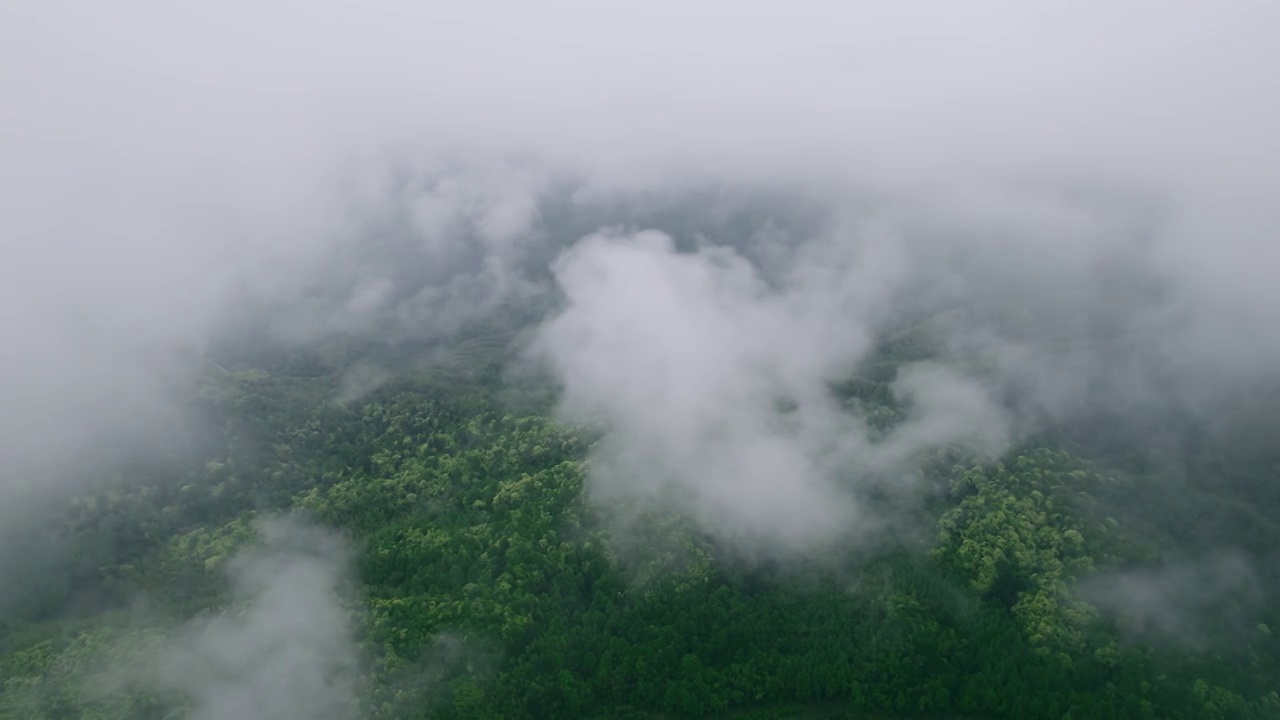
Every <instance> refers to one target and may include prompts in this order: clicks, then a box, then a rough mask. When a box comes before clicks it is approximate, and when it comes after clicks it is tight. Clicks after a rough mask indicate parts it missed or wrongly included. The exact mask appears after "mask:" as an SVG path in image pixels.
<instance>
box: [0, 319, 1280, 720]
mask: <svg viewBox="0 0 1280 720" xmlns="http://www.w3.org/2000/svg"><path fill="white" fill-rule="evenodd" d="M506 347H507V344H506V341H504V340H491V341H484V340H483V339H481V340H473V341H471V342H470V343H463V344H462V345H460V346H458V349H457V351H456V352H455V353H453V354H452V355H449V356H448V357H452V358H454V362H452V364H448V363H446V364H439V363H437V364H433V365H429V366H426V367H421V368H419V369H417V370H415V371H413V372H406V373H404V374H402V375H401V376H400V377H399V378H397V379H395V380H394V381H392V382H389V383H388V384H386V385H384V386H382V387H380V388H378V389H376V390H374V391H373V392H371V393H370V394H367V395H364V396H362V397H359V398H357V399H354V400H351V401H347V402H334V401H333V400H332V398H333V395H334V389H335V380H334V375H333V374H332V373H326V372H325V371H324V362H322V361H317V360H316V359H315V357H311V356H308V357H302V356H297V355H281V356H269V355H263V356H261V357H260V358H259V366H257V367H255V366H252V365H250V364H249V363H248V361H244V360H242V361H240V364H239V365H237V364H233V363H230V362H228V365H231V367H229V368H228V367H226V366H224V365H221V364H217V365H216V366H210V367H208V368H206V370H205V372H204V373H203V375H202V380H201V387H200V388H199V391H198V392H196V393H193V394H192V396H191V397H190V402H191V408H189V409H190V410H191V411H192V415H191V416H192V417H199V418H201V422H200V423H199V424H198V425H196V426H193V427H192V428H191V429H190V431H189V434H190V437H191V438H192V440H191V442H189V443H186V444H185V445H183V446H180V447H175V448H174V449H173V450H172V452H171V453H170V454H169V455H168V456H167V457H166V456H154V455H152V456H147V457H142V458H128V459H126V460H122V461H121V462H119V463H116V464H115V466H113V467H110V468H105V469H104V472H103V473H101V475H99V476H97V477H96V479H95V483H94V484H93V485H92V486H90V487H87V488H86V487H80V488H78V489H76V490H75V491H74V492H72V491H68V492H66V493H63V494H62V495H59V496H58V497H56V498H52V499H49V498H45V499H44V500H43V502H44V503H45V505H46V507H52V508H56V510H57V512H56V513H55V512H51V513H47V514H40V515H34V516H33V517H32V519H31V520H30V521H29V522H28V523H27V524H25V525H18V526H14V525H10V526H7V527H5V528H4V531H5V532H6V533H7V534H8V536H7V537H6V538H5V542H6V544H8V546H9V547H10V548H15V549H19V552H22V550H21V549H20V548H28V549H29V550H30V562H31V564H32V568H31V572H30V573H29V577H30V578H31V580H30V581H28V582H27V583H26V584H25V585H24V586H23V587H21V588H17V589H16V591H14V592H9V593H6V601H7V602H8V606H7V607H6V608H5V613H4V616H3V618H2V619H0V677H3V692H0V717H6V718H15V719H17V718H24V719H25V718H32V719H37V718H73V717H84V718H167V717H182V716H184V713H185V712H186V710H184V708H189V707H190V706H191V702H192V697H191V696H190V694H189V693H188V694H185V695H184V693H182V692H157V691H155V690H154V688H153V687H147V686H146V685H145V684H139V683H138V682H136V678H135V679H130V678H132V677H133V676H132V675H130V674H129V673H125V679H116V680H114V681H104V680H103V678H104V677H111V676H112V672H113V671H114V672H115V673H116V674H119V672H120V669H121V668H129V667H135V666H138V664H139V663H145V658H146V656H147V655H148V653H150V652H151V650H150V648H152V647H155V645H154V643H163V642H164V639H165V638H166V637H168V636H170V635H172V634H174V633H179V632H181V628H182V623H183V622H184V621H188V619H189V618H192V617H197V618H205V619H206V620H208V619H210V618H218V617H225V618H236V617H240V615H238V613H239V614H244V613H246V612H250V613H251V611H249V610H246V605H247V603H248V599H247V598H246V597H243V596H239V595H235V594H234V593H233V592H232V591H231V589H230V588H229V584H228V580H227V567H228V564H229V563H234V562H235V560H234V558H235V557H236V555H237V553H238V552H240V551H241V550H242V549H243V548H245V547H246V546H248V545H250V544H251V543H252V542H253V541H254V538H255V535H256V534H257V533H258V524H259V521H260V520H263V519H265V518H270V517H274V516H278V515H280V514H282V513H284V514H292V515H293V516H295V517H298V518H303V519H305V522H306V523H308V524H310V525H318V526H321V527H327V528H334V529H337V530H338V531H340V532H341V533H343V535H344V537H345V538H347V540H348V541H349V542H350V543H351V547H353V548H355V549H354V551H353V553H354V554H353V556H352V557H351V558H350V561H351V572H350V573H349V574H347V575H343V576H342V581H341V582H342V583H343V585H342V588H341V589H340V594H341V596H342V597H343V598H345V600H344V605H343V612H344V613H346V614H347V615H348V616H349V618H350V621H351V622H352V623H353V627H354V628H355V634H356V636H357V637H358V639H359V643H360V648H361V653H360V658H359V665H358V667H356V668H353V669H352V670H351V675H352V677H354V678H355V680H353V682H354V688H353V691H352V693H351V697H350V699H349V700H350V703H351V705H350V707H349V708H348V710H349V711H350V715H351V716H353V717H367V718H402V717H440V718H518V717H539V718H571V717H599V718H625V717H636V718H642V717H643V718H659V717H663V718H668V717H669V718H675V717H718V716H728V717H867V718H917V717H920V718H924V717H937V718H942V717H975V718H977V717H984V718H986V717H989V718H1041V717H1043V718H1076V719H1080V718H1262V717H1280V696H1278V695H1277V692H1276V686H1275V680H1276V678H1277V677H1280V673H1278V672H1277V671H1278V670H1280V662H1278V660H1280V640H1278V639H1277V638H1275V637H1274V636H1273V634H1272V631H1271V629H1270V628H1271V627H1276V626H1277V623H1280V617H1277V612H1278V610H1277V608H1278V606H1277V604H1276V603H1275V602H1274V598H1275V597H1276V595H1275V591H1276V578H1275V576H1274V574H1273V575H1271V576H1267V575H1266V574H1265V573H1264V572H1261V571H1259V572H1258V573H1257V574H1256V576H1254V577H1253V579H1252V581H1251V583H1250V584H1248V585H1247V587H1246V586H1237V585H1231V584H1230V582H1229V580H1230V578H1229V577H1225V576H1221V575H1213V574H1212V573H1210V574H1209V575H1206V576H1204V578H1207V580H1204V578H1202V581H1205V582H1219V581H1220V582H1222V583H1223V586H1222V587H1219V588H1209V590H1213V592H1204V593H1203V599H1202V602H1200V603H1199V604H1194V605H1191V606H1189V607H1188V608H1183V612H1184V614H1182V615H1176V614H1175V615H1170V616H1169V617H1170V618H1172V619H1171V620H1170V622H1172V623H1175V624H1176V623H1182V622H1185V623H1192V624H1194V626H1195V630H1194V632H1193V631H1192V630H1191V629H1189V628H1188V629H1179V627H1176V626H1161V625H1160V624H1159V623H1158V622H1155V623H1154V625H1153V622H1154V621H1150V620H1148V622H1147V624H1146V625H1143V624H1142V623H1136V624H1135V622H1133V618H1132V617H1128V616H1126V615H1125V613H1124V611H1117V610H1116V609H1115V608H1113V607H1110V606H1108V604H1107V602H1106V600H1105V598H1106V597H1108V595H1107V594H1106V593H1105V592H1103V593H1102V594H1100V595H1099V594H1097V593H1095V594H1094V595H1089V594H1088V593H1082V592H1081V591H1080V588H1081V587H1089V585H1088V583H1089V582H1090V581H1091V580H1093V581H1094V582H1095V585H1097V584H1098V583H1101V585H1100V587H1102V588H1103V589H1105V588H1106V587H1108V586H1109V584H1110V585H1115V584H1116V583H1121V582H1123V579H1122V578H1123V577H1124V576H1123V575H1120V574H1118V573H1121V572H1122V571H1123V572H1129V571H1134V569H1135V568H1145V569H1147V570H1149V571H1150V570H1151V569H1152V568H1154V569H1156V570H1158V569H1159V568H1161V567H1166V566H1167V567H1173V566H1174V565H1176V561H1177V559H1178V558H1182V557H1197V556H1198V555H1199V554H1202V553H1205V552H1212V551H1215V550H1217V549H1219V548H1221V547H1224V546H1227V545H1226V544H1227V543H1230V545H1229V546H1230V547H1232V548H1236V549H1239V551H1241V552H1248V553H1251V554H1250V555H1249V557H1250V558H1252V559H1254V560H1257V559H1265V558H1267V553H1269V552H1274V551H1273V549H1272V548H1274V543H1275V541H1276V539H1277V538H1280V535H1277V528H1276V525H1275V522H1274V520H1273V519H1272V518H1273V517H1274V512H1275V510H1276V509H1278V508H1277V507H1276V504H1275V498H1274V497H1271V496H1268V495H1267V494H1266V492H1264V490H1265V489H1266V488H1267V487H1268V484H1270V485H1271V486H1274V480H1275V478H1274V472H1275V469H1276V467H1277V464H1276V461H1277V459H1278V456H1277V454H1276V450H1275V449H1274V448H1273V447H1271V446H1270V445H1269V443H1268V442H1267V439H1268V433H1265V432H1263V433H1260V434H1259V433H1258V432H1257V426H1256V423H1259V422H1264V419H1260V418H1259V416H1258V415H1257V413H1260V412H1263V411H1264V410H1265V405H1266V402H1265V399H1264V400H1258V401H1257V402H1255V405H1258V406H1263V409H1261V410H1260V409H1258V408H1257V407H1253V408H1242V409H1241V412H1242V413H1244V415H1242V420H1241V422H1243V423H1245V424H1244V425H1242V426H1240V427H1239V428H1235V429H1234V430H1232V431H1231V432H1218V433H1216V434H1215V433H1211V432H1208V431H1203V432H1202V433H1201V434H1202V435H1203V437H1202V438H1201V440H1200V441H1199V442H1198V443H1195V444H1194V446H1193V447H1191V448H1190V449H1188V450H1187V451H1186V452H1185V453H1184V455H1183V456H1179V457H1176V458H1173V457H1170V456H1169V455H1168V453H1166V452H1165V448H1163V447H1158V446H1156V447H1150V448H1147V447H1144V446H1142V444H1141V443H1139V442H1137V441H1136V440H1135V439H1131V440H1132V441H1127V442H1125V443H1123V446H1122V449H1123V452H1115V451H1112V450H1111V449H1109V444H1114V443H1115V437H1114V435H1115V433H1105V432H1104V433H1101V434H1102V435H1103V436H1105V437H1104V438H1103V439H1104V440H1106V441H1107V442H1103V441H1102V440H1099V439H1098V435H1099V432H1098V428H1099V427H1101V426H1103V425H1104V424H1105V422H1106V419H1105V417H1102V416H1099V417H1095V418H1092V419H1091V420H1090V422H1089V423H1088V424H1086V425H1082V426H1080V427H1064V428H1059V429H1058V430H1056V431H1054V432H1049V433H1044V434H1041V435H1040V436H1037V437H1035V438H1034V439H1032V440H1031V441H1029V442H1026V443H1023V444H1022V445H1021V446H1019V447H1016V448H1014V449H1013V450H1011V451H1010V452H1008V453H1007V454H1006V455H1004V456H1003V457H1001V458H997V459H988V460H981V459H979V458H976V457H974V456H971V455H969V454H967V453H965V452H963V451H961V450H960V449H958V448H950V449H948V448H942V449H938V450H936V451H933V452H932V453H931V454H930V457H929V458H928V461H927V462H926V463H925V464H924V466H923V468H924V469H923V470H922V471H921V472H922V477H923V482H922V483H920V485H919V490H918V493H917V494H918V495H919V497H918V498H917V500H918V505H917V509H916V510H915V511H914V512H915V515H916V516H917V517H918V520H919V522H918V523H917V525H918V528H919V531H918V532H911V533H904V534H901V535H899V536H897V537H896V539H894V540H892V541H883V542H880V543H877V544H875V545H874V546H873V547H870V548H867V547H862V548H855V547H849V548H841V547H832V548H829V549H828V550H827V551H825V552H824V553H822V554H821V556H815V557H810V558H808V559H806V560H803V561H801V562H796V561H795V560H794V559H791V558H787V557H783V556H778V557H767V556H766V557H758V558H753V559H745V558H743V557H742V556H741V554H740V553H737V552H736V551H735V550H734V549H733V548H732V547H731V546H728V545H725V544H724V543H722V542H720V541H719V540H718V539H717V538H716V537H715V536H714V535H708V534H707V533H705V532H699V531H698V529H697V528H696V527H694V526H692V525H690V524H689V523H687V522H685V521H684V520H683V519H682V518H681V517H680V516H679V515H678V514H676V513H667V512H663V511H661V510H660V509H658V510H655V509H652V508H646V509H640V510H637V513H639V516H638V518H639V519H638V520H637V519H635V518H633V519H632V521H631V522H629V523H628V524H627V525H626V526H625V528H624V527H622V526H617V525H616V524H611V523H609V522H605V520H604V518H603V517H602V516H601V509H600V508H599V507H597V506H594V505H592V504H590V503H589V502H588V501H587V499H586V495H585V493H584V480H585V477H586V472H587V470H586V463H588V462H589V460H587V455H588V451H589V448H590V446H591V444H592V443H593V442H595V440H596V438H597V437H598V429H593V428H579V427H574V426H571V425H568V424H566V423H563V422H560V421H557V420H555V419H554V418H553V417H552V416H551V415H550V411H549V406H548V405H547V402H546V394H545V393H541V394H539V393H538V392H533V391H532V390H530V389H529V388H525V389H524V390H523V391H515V390H513V389H512V388H511V387H508V384H509V383H507V381H506V380H505V379H504V376H503V375H502V373H501V372H500V371H499V369H500V368H501V366H502V364H503V362H504V357H505V355H504V353H505V352H506V350H505V348H506ZM932 352H934V350H933V349H932V348H930V346H929V345H928V343H922V342H916V341H914V340H912V339H911V337H910V335H909V334H908V335H906V336H898V337H897V338H896V339H893V338H889V339H887V340H886V342H885V343H884V344H883V345H882V347H881V350H880V352H878V353H877V354H875V355H874V356H873V357H871V358H869V359H868V360H867V361H866V362H865V363H864V364H863V367H862V370H861V371H860V373H859V375H858V376H857V377H855V378H851V379H849V380H848V381H847V382H845V383H842V384H840V385H839V386H837V387H836V388H835V389H834V391H835V392H838V393H840V394H841V395H842V396H843V397H845V399H846V401H847V403H848V404H849V405H850V406H852V407H855V408H857V409H858V410H859V411H860V412H862V413H864V414H865V415H866V416H868V417H869V418H871V419H872V420H873V422H878V423H880V424H882V425H884V426H886V427H887V426H891V425H892V424H893V423H894V422H896V418H897V416H898V415H899V414H900V413H901V412H902V408H900V407H898V406H897V405H896V404H895V401H894V399H893V396H892V394H891V393H888V392H887V391H886V383H888V382H889V381H891V380H892V378H893V377H894V375H895V373H896V368H897V367H898V366H899V364H900V363H901V362H903V361H904V360H905V359H915V358H918V357H921V356H927V355H929V354H930V353H932ZM300 358H301V359H300ZM317 363H319V365H317ZM317 367H319V371H317V369H316V368H317ZM460 368H461V369H463V370H460ZM513 393H514V395H513ZM1248 413H1254V414H1253V415H1249V414H1248ZM1250 423H1254V425H1250ZM1250 427H1252V431H1250V430H1249V428H1250ZM1116 432H1119V430H1117V431H1116ZM1187 432H1191V431H1190V430H1188V431H1187ZM1259 435H1261V436H1259ZM106 470H109V472H107V471H106ZM1175 478H1176V480H1175ZM1175 488H1176V489H1175ZM1193 516H1194V518H1195V519H1194V520H1192V519H1189V518H1192V517H1193ZM1184 523H1185V524H1184ZM615 528H617V530H616V531H615ZM1271 559H1274V556H1273V555H1272V556H1271ZM1224 562H1225V561H1224ZM1109 578H1110V579H1109ZM1095 589H1096V588H1095ZM1194 589H1195V590H1196V591H1197V592H1202V591H1204V590H1205V588H1203V587H1199V588H1194ZM1098 598H1101V599H1098ZM1091 600H1093V601H1091ZM1158 619H1159V618H1157V620H1158ZM1166 625H1167V623H1166Z"/></svg>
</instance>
